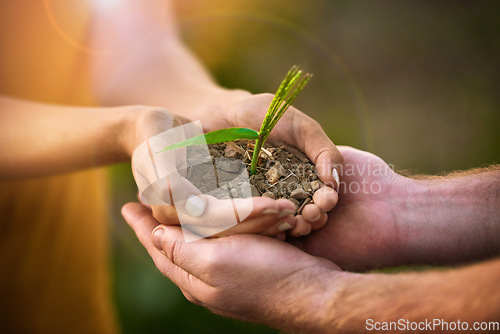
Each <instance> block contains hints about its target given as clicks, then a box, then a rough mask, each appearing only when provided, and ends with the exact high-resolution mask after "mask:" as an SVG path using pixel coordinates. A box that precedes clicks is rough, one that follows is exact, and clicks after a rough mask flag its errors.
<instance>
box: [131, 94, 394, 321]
mask: <svg viewBox="0 0 500 334" xmlns="http://www.w3.org/2000/svg"><path fill="white" fill-rule="evenodd" d="M272 97H273V96H272V95H271V94H258V95H251V94H249V93H244V92H237V93H231V94H228V95H224V94H222V95H221V96H219V97H217V98H216V99H215V100H217V101H218V102H217V103H215V102H213V103H205V104H200V106H198V107H197V109H196V110H195V111H194V112H193V113H192V114H191V115H195V116H194V117H193V118H195V117H196V118H198V119H199V120H200V121H201V124H202V125H203V130H204V131H213V130H217V129H221V128H227V127H248V128H253V129H259V128H260V124H261V122H262V120H263V118H264V115H265V113H266V111H267V108H268V106H269V104H270V102H271V100H272ZM220 101H223V102H220ZM221 106H223V107H221ZM185 122H186V120H184V119H182V118H180V117H178V116H175V115H174V114H172V113H170V112H168V111H166V110H163V109H151V110H146V111H145V112H143V113H141V114H140V115H139V117H138V118H137V121H136V129H135V138H134V139H133V140H132V141H131V143H130V145H131V147H132V148H135V149H137V148H138V147H139V146H140V145H141V144H143V142H144V141H146V140H148V139H149V138H151V137H153V136H154V135H156V134H158V133H160V132H163V131H165V130H167V129H171V128H173V127H175V126H177V125H180V124H183V123H185ZM269 140H270V141H274V142H283V143H286V144H288V145H291V146H294V147H296V148H298V149H299V150H301V151H303V152H304V153H305V154H306V155H307V156H308V157H309V159H310V160H311V161H312V162H313V163H314V164H315V165H316V167H317V171H318V174H319V177H320V179H321V180H322V181H323V183H324V186H323V187H322V188H321V189H320V190H318V191H317V192H316V193H315V194H314V198H313V202H314V203H313V204H308V205H306V206H305V208H304V209H303V211H302V213H301V214H300V215H297V216H294V215H293V213H294V212H295V205H294V204H293V203H292V202H290V201H288V200H286V199H277V200H273V199H270V198H265V197H252V198H245V199H235V201H241V202H240V203H239V204H238V205H240V206H241V207H245V204H244V203H251V207H252V208H253V209H252V211H251V212H250V214H249V215H248V216H247V217H246V218H245V219H244V220H242V221H240V222H239V223H238V224H236V225H234V226H233V227H231V228H229V229H227V230H225V231H223V232H222V233H218V234H216V235H215V236H223V237H221V238H204V239H202V240H198V241H195V242H186V241H185V240H184V237H183V231H182V229H181V227H180V226H179V218H178V217H179V216H178V215H185V214H186V215H187V216H191V217H192V218H193V224H194V225H196V224H197V223H196V222H202V221H204V220H207V221H213V222H216V221H218V220H223V219H224V218H225V217H228V216H234V210H236V209H235V208H234V206H228V205H226V206H221V205H220V203H221V202H223V201H224V200H218V199H216V198H211V197H210V196H206V195H203V194H200V192H199V191H197V190H196V187H194V186H193V185H190V184H189V182H185V181H182V182H180V183H178V184H177V185H169V184H168V182H165V183H163V186H157V187H156V188H155V189H154V193H155V194H156V195H157V196H158V197H160V198H163V199H165V198H167V199H168V198H171V196H172V192H173V190H172V189H173V188H175V189H177V190H176V191H180V192H185V193H186V194H184V198H191V199H190V201H189V202H190V203H189V204H187V202H185V205H187V206H188V208H187V212H186V207H184V208H180V207H177V208H176V207H174V206H172V205H168V200H165V202H166V204H165V205H156V204H157V203H156V204H155V203H147V202H146V201H143V203H142V204H140V203H128V204H126V205H125V206H124V207H123V209H122V213H123V215H124V217H125V219H126V220H127V222H128V223H129V225H130V226H131V227H132V228H133V229H134V231H135V232H136V234H137V236H138V238H139V240H140V241H141V243H142V244H143V245H144V246H145V247H146V249H147V250H148V252H149V254H150V255H151V257H152V258H153V260H154V261H155V264H156V265H157V267H158V268H159V269H160V271H161V272H162V273H163V274H165V275H166V276H168V277H169V278H170V279H171V280H172V281H173V282H174V283H176V284H177V285H178V286H179V287H180V288H181V290H182V291H183V293H184V295H185V296H186V297H187V298H188V299H189V300H191V301H193V302H196V303H199V304H202V305H204V306H206V307H208V308H209V309H212V310H214V311H215V312H217V313H219V314H223V315H228V316H232V317H236V318H240V319H245V320H250V321H252V320H255V319H252V317H257V316H258V317H266V316H267V315H265V314H255V307H256V306H257V305H260V303H262V301H263V300H265V299H266V298H268V296H269V294H271V295H272V296H273V298H274V299H276V298H278V299H279V298H281V297H279V296H280V295H281V294H279V293H278V292H276V289H279V290H280V291H281V290H283V291H282V292H283V298H287V297H286V294H289V293H291V294H293V295H294V296H297V297H299V298H300V295H299V294H297V292H296V291H286V287H287V286H288V285H286V284H285V285H283V284H281V285H279V284H280V283H279V282H284V281H294V280H297V281H300V282H304V280H311V279H314V278H315V277H316V276H315V275H316V273H318V275H319V274H322V273H325V272H329V271H334V272H338V271H340V268H343V269H346V268H348V269H356V270H360V269H368V268H374V267H379V266H384V265H391V264H393V263H394V262H398V260H397V259H395V256H396V255H395V254H399V253H400V245H399V244H398V242H397V236H396V235H395V234H394V231H396V230H397V229H396V228H395V226H396V220H395V216H394V214H393V212H392V208H391V201H390V199H391V198H392V197H394V196H397V191H398V189H401V187H404V184H403V183H404V180H403V179H404V178H403V177H400V176H399V175H397V174H396V173H394V172H393V171H392V170H391V169H390V168H389V167H388V166H387V164H385V163H384V162H383V161H382V160H381V159H380V158H378V157H376V156H374V155H373V154H370V153H368V152H364V151H360V150H357V149H354V148H351V147H336V146H335V145H334V144H333V143H332V141H331V140H330V139H329V138H328V136H327V135H326V134H325V133H324V131H323V130H322V127H321V125H320V124H319V123H318V122H316V121H315V120H313V119H311V118H310V117H308V116H307V115H305V114H304V113H302V112H300V111H299V110H297V109H295V108H293V107H291V108H290V109H289V110H288V111H287V113H286V114H285V115H284V116H283V118H282V119H281V120H280V121H279V122H278V124H277V125H276V127H275V128H274V130H273V131H272V133H271V135H270V137H269ZM151 146H154V145H151ZM148 151H149V152H150V154H151V153H152V149H151V147H149V150H148ZM148 163H149V161H148ZM165 163H166V164H169V163H170V166H171V169H175V166H177V165H178V162H175V161H170V162H169V161H165ZM343 166H351V167H352V170H354V171H355V172H353V173H342V170H343ZM363 166H364V168H363ZM367 166H371V167H372V168H379V169H381V170H383V171H384V172H383V173H378V174H377V175H370V173H369V168H366V167H367ZM356 167H357V168H356ZM147 168H149V167H144V166H141V159H135V158H134V159H133V170H134V177H135V178H136V181H137V182H138V184H139V183H141V182H142V183H144V182H146V183H147V182H150V183H154V181H155V178H158V177H159V175H158V170H149V171H147ZM334 168H336V170H337V173H338V174H339V175H340V184H339V181H338V180H339V179H338V177H336V175H335V171H334ZM356 171H358V172H356ZM160 174H161V173H160ZM170 175H171V174H170ZM179 179H180V180H182V175H181V176H180V177H179ZM362 182H364V183H365V184H371V183H377V184H378V186H377V190H378V191H377V193H373V192H366V191H356V192H350V191H347V188H348V187H349V185H350V184H351V183H357V184H358V186H359V185H360V184H361V183H362ZM173 183H176V182H175V181H174V182H173ZM337 191H339V193H338V192H337ZM156 195H155V196H156ZM193 195H194V197H192V196H193ZM193 198H194V199H193ZM189 211H191V213H193V211H194V214H191V215H189ZM194 230H196V229H194ZM184 232H186V231H184ZM285 232H286V233H287V234H288V236H289V237H288V238H287V239H286V241H283V240H284V233H285ZM202 233H206V232H202ZM206 234H207V235H208V234H209V233H206ZM304 269H307V270H304ZM277 284H278V285H279V286H278V285H277ZM236 301H238V302H236ZM288 302H289V301H287V303H288ZM236 304H237V305H236ZM262 319H264V318H261V319H260V320H259V322H265V323H268V324H272V322H273V321H274V320H272V319H269V321H263V320H262Z"/></svg>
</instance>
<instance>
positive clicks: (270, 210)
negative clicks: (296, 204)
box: [262, 209, 278, 216]
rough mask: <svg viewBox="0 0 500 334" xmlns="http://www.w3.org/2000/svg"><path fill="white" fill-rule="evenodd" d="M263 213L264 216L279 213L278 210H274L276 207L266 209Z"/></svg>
mask: <svg viewBox="0 0 500 334" xmlns="http://www.w3.org/2000/svg"><path fill="white" fill-rule="evenodd" d="M262 214H263V215H264V216H267V215H276V214H278V210H274V209H265V210H264V211H262Z"/></svg>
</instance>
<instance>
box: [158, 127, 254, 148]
mask: <svg viewBox="0 0 500 334" xmlns="http://www.w3.org/2000/svg"><path fill="white" fill-rule="evenodd" d="M258 138H259V133H258V132H257V131H255V130H252V129H248V128H227V129H221V130H216V131H212V132H208V133H205V134H202V135H199V136H196V137H193V138H189V139H186V140H184V141H181V142H179V143H175V144H173V145H170V146H167V147H165V148H164V149H163V150H161V151H159V152H164V151H168V150H173V149H174V148H179V147H186V146H192V145H205V144H217V143H224V142H228V141H232V140H236V139H258ZM159 152H158V153H159Z"/></svg>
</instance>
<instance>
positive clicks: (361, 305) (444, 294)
mask: <svg viewBox="0 0 500 334" xmlns="http://www.w3.org/2000/svg"><path fill="white" fill-rule="evenodd" d="M499 279H500V260H496V261H490V262H485V263H482V264H478V265H474V266H469V267H464V268H460V269H453V270H447V271H444V270H440V271H429V272H422V273H410V274H408V273H401V274H364V275H354V274H348V275H344V276H343V277H341V278H340V279H339V280H337V281H335V282H332V284H337V285H339V286H340V288H339V291H338V293H337V294H336V295H334V298H332V300H331V301H330V305H329V306H328V307H327V309H328V313H327V319H326V321H325V322H324V327H323V328H324V332H325V333H362V332H370V331H371V332H380V331H383V332H384V333H400V332H402V329H403V328H402V327H401V326H404V325H406V326H407V324H408V323H409V322H416V323H420V322H424V323H425V321H426V320H427V321H430V322H432V321H433V320H434V319H438V320H441V321H446V322H448V323H450V322H455V323H456V322H457V321H458V320H460V321H461V322H467V323H468V325H469V326H472V325H473V324H474V322H482V321H498V319H499V318H500V307H499V301H500V291H499V290H498V281H499ZM400 319H402V320H400ZM388 322H392V323H395V324H397V325H398V326H400V327H398V328H392V330H386V329H385V328H382V327H381V326H383V324H384V323H388ZM401 324H403V325H401ZM413 329H414V328H413ZM444 329H446V328H444ZM471 329H472V328H471V327H469V330H471ZM497 330H498V329H497ZM420 331H422V332H428V331H430V330H429V328H428V327H427V328H423V330H422V328H421V330H420ZM432 331H435V332H438V333H440V332H457V331H453V330H449V331H446V330H443V328H442V327H440V326H438V325H437V326H436V327H435V328H434V330H432ZM485 332H486V331H485Z"/></svg>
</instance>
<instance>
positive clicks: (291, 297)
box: [122, 203, 341, 331]
mask: <svg viewBox="0 0 500 334" xmlns="http://www.w3.org/2000/svg"><path fill="white" fill-rule="evenodd" d="M122 213H123V215H124V217H125V219H126V220H127V222H128V223H129V224H130V226H131V227H132V228H133V229H134V231H135V233H136V234H137V237H138V238H139V240H140V241H141V243H142V244H143V245H144V247H146V249H147V250H148V252H149V254H150V256H151V257H152V258H153V260H154V262H155V264H156V266H157V267H158V268H159V269H160V271H161V272H162V273H163V274H164V275H166V276H167V277H168V278H170V279H171V280H172V281H173V282H174V283H175V284H176V285H178V286H179V288H180V289H181V290H182V292H183V293H184V295H185V296H186V298H187V299H188V300H190V301H191V302H194V303H197V304H200V305H202V306H204V307H206V308H208V309H210V310H212V311H214V312H216V313H218V314H221V315H224V316H228V317H232V318H237V319H242V320H247V321H253V322H260V323H264V324H267V325H270V326H274V327H277V328H280V329H283V330H293V329H297V328H300V329H301V330H310V331H315V329H317V327H319V328H320V327H321V326H323V319H324V318H325V317H324V314H323V313H326V312H327V307H326V306H327V305H326V304H327V301H328V300H330V298H331V296H332V294H333V293H334V292H335V278H336V277H337V276H338V275H340V274H341V273H339V268H338V267H337V266H336V265H335V264H333V263H331V262H329V261H327V260H324V259H321V258H317V257H314V256H311V255H309V254H307V253H304V252H302V251H301V250H299V249H297V248H296V247H294V246H292V245H290V244H287V243H284V242H281V241H278V240H276V239H272V238H267V237H263V236H259V235H232V236H229V237H224V238H219V239H202V240H198V241H196V242H192V243H185V242H184V239H183V235H182V231H181V229H180V228H179V227H176V226H164V225H159V223H158V222H157V221H156V220H155V219H154V218H153V217H152V216H151V214H150V212H149V211H148V210H147V208H145V207H144V206H142V205H140V204H138V203H128V204H126V205H125V206H124V207H123V209H122Z"/></svg>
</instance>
